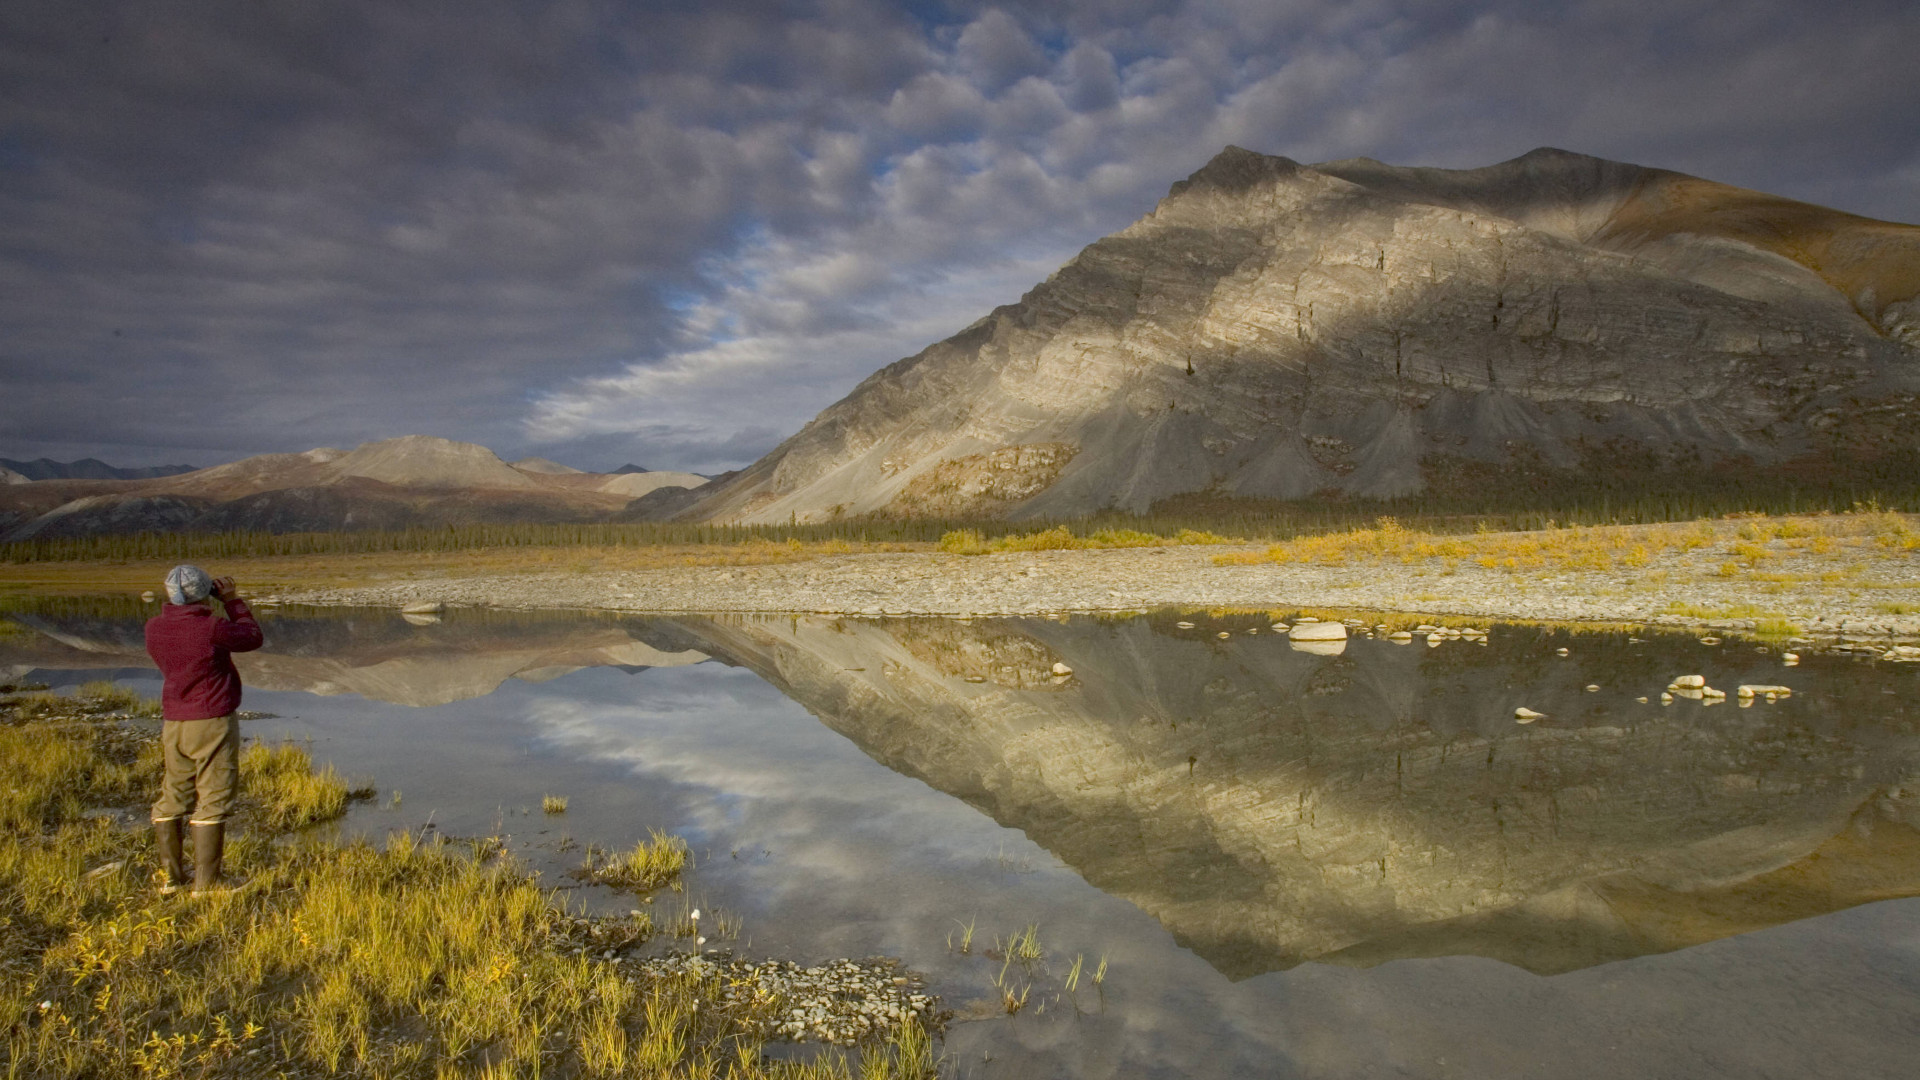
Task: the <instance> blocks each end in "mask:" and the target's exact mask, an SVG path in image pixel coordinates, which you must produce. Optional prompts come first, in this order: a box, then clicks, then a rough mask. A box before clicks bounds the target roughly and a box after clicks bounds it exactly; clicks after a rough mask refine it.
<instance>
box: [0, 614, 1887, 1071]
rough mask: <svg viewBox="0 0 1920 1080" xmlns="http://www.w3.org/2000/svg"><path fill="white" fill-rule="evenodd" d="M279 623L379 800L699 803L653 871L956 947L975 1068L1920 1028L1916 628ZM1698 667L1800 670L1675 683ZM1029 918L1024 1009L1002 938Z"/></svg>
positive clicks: (886, 943)
mask: <svg viewBox="0 0 1920 1080" xmlns="http://www.w3.org/2000/svg"><path fill="white" fill-rule="evenodd" d="M7 618H8V619H9V620H11V625H10V626H7V627H0V630H4V631H5V632H4V633H0V677H6V678H10V679H15V680H18V679H23V678H30V679H34V680H37V681H43V682H49V683H53V684H56V685H59V684H64V683H72V682H77V681H82V680H85V679H90V678H98V677H101V676H102V675H106V676H109V677H114V678H119V679H121V680H123V681H127V682H129V683H130V684H133V685H137V686H138V685H142V684H143V682H144V684H145V685H144V686H143V688H144V689H147V690H149V691H152V690H156V689H157V686H154V685H152V683H153V681H154V680H155V679H156V676H155V675H154V673H153V672H151V671H150V670H148V668H147V665H146V663H145V657H144V654H143V653H142V651H141V648H140V637H139V628H140V612H139V611H138V610H136V609H132V608H123V609H119V610H114V609H109V608H93V609H89V608H85V607H73V608H69V609H66V610H60V609H54V608H49V609H48V610H46V611H43V612H41V613H39V614H31V615H28V614H16V615H11V616H8V617H7ZM1183 621H1184V622H1191V623H1192V624H1193V625H1191V626H1182V625H1180V623H1181V622H1183ZM267 622H268V641H269V644H268V647H267V649H266V650H264V651H263V652H261V653H258V654H253V655H251V656H249V657H246V658H245V661H244V663H243V672H244V675H245V678H246V680H247V684H248V688H249V689H248V694H247V702H246V707H247V708H249V709H254V710H260V711H263V712H269V713H273V714H275V716H274V717H273V718H271V719H262V720H256V721H252V722H250V724H249V733H250V734H251V735H254V736H259V737H266V738H298V739H305V740H310V741H311V743H312V746H313V749H314V753H315V757H316V758H318V759H320V760H324V761H331V762H333V763H334V764H335V765H336V766H337V767H338V768H339V769H340V770H341V771H342V772H344V773H346V774H348V775H349V776H350V777H353V778H355V779H358V780H365V781H369V782H371V783H373V784H374V785H376V786H377V788H378V790H379V792H380V796H379V798H378V799H377V800H374V801H371V802H367V803H363V804H360V805H359V806H358V807H357V808H356V809H355V810H354V811H353V813H352V814H351V815H350V817H349V818H348V819H347V821H346V822H345V824H344V826H343V828H345V829H347V830H349V831H355V832H361V833H366V834H371V835H374V836H379V835H382V834H384V833H387V832H390V831H395V830H400V829H409V828H411V829H421V828H423V827H427V826H432V827H433V828H436V829H438V830H440V831H442V832H443V833H445V834H448V835H457V836H479V835H502V836H505V837H507V838H508V840H509V845H510V846H511V847H512V848H513V849H514V850H515V851H516V853H517V854H518V855H519V856H520V857H521V858H522V859H524V860H525V861H526V862H528V863H529V864H530V865H532V866H534V867H536V868H538V869H540V870H541V871H542V872H543V873H545V874H547V875H548V880H549V881H550V882H552V883H553V884H556V885H561V886H563V887H566V890H567V895H568V897H569V902H570V903H572V904H575V905H578V906H582V907H586V908H590V909H619V910H624V909H625V908H626V907H627V906H630V904H631V899H630V898H627V897H621V896H617V895H614V894H612V893H610V892H605V891H603V890H599V889H590V888H577V887H573V885H572V882H571V879H569V878H568V877H567V876H566V873H565V872H566V870H568V869H569V868H571V867H573V866H576V865H578V863H579V861H580V858H581V853H580V845H590V844H598V845H602V846H604V847H609V848H619V847H626V846H630V845H631V844H632V843H633V842H634V841H635V840H636V839H638V838H640V837H642V836H644V835H645V834H646V832H647V830H648V829H649V828H661V829H665V830H667V831H671V832H674V833H677V834H679V835H681V836H683V837H685V838H686V839H687V840H688V841H689V842H690V843H691V844H692V846H693V848H694V852H695V857H696V867H695V869H694V871H693V872H692V873H691V874H690V875H689V877H688V883H687V892H686V893H685V894H682V895H678V896H673V895H669V896H664V897H661V898H659V899H657V900H656V901H655V903H657V904H660V905H666V906H668V907H670V908H672V909H675V910H677V909H678V908H679V907H681V906H699V907H701V908H703V909H705V910H707V911H714V912H719V913H723V914H724V915H725V917H726V918H725V920H724V921H725V922H726V923H727V924H729V926H737V928H738V929H737V933H736V934H735V935H734V936H733V937H732V938H731V939H730V940H715V941H710V942H709V943H708V945H709V947H710V948H711V947H713V946H715V945H723V946H726V947H729V948H732V949H733V950H735V951H736V952H739V953H742V954H746V955H749V956H753V957H761V956H780V957H784V958H790V959H795V960H800V961H803V962H817V961H821V960H826V959H831V958H834V957H840V956H849V957H864V956H870V955H887V956H896V957H900V958H901V959H902V960H903V961H905V963H907V964H908V965H909V966H911V967H914V968H916V969H919V970H921V971H924V972H927V973H928V974H929V975H930V976H931V977H932V985H933V988H934V989H935V990H936V992H938V993H940V994H941V995H942V997H943V999H944V1001H945V1004H946V1005H947V1006H948V1007H950V1008H952V1009H954V1010H956V1011H957V1013H958V1018H957V1020H956V1022H955V1023H954V1024H953V1025H952V1027H951V1028H950V1030H949V1032H948V1036H947V1039H946V1042H945V1046H944V1049H945V1051H946V1054H947V1058H948V1069H947V1072H948V1074H950V1075H955V1076H967V1077H970V1076H980V1077H1029V1076H1031V1077H1106V1076H1129V1077H1131V1076H1159V1075H1164V1076H1312V1077H1323V1076H1324V1077H1347V1076H1356V1077H1359V1076H1395V1077H1398V1076H1407V1077H1475V1078H1477V1077H1489V1076H1555V1077H1586V1076H1592V1077H1667V1076H1671V1077H1704V1076H1729V1077H1734V1076H1738V1077H1746V1076H1754V1077H1761V1076H1780V1077H1809V1076H1834V1077H1875V1076H1908V1075H1914V1074H1915V1072H1914V1071H1915V1068H1916V1067H1915V1065H1914V1063H1915V1062H1916V1061H1920V899H1910V897H1920V707H1917V704H1916V695H1920V664H1892V663H1883V662H1866V661H1859V660H1852V659H1846V658H1842V657H1828V656H1809V657H1808V658H1807V659H1806V661H1805V662H1803V663H1802V664H1800V665H1799V666H1796V667H1787V666H1784V665H1783V664H1782V661H1781V659H1780V657H1779V655H1778V652H1777V650H1766V649H1763V648H1762V647H1760V646H1758V645H1756V644H1755V643H1753V642H1742V641H1738V640H1730V641H1727V642H1724V643H1721V644H1718V645H1708V644H1703V643H1701V642H1700V641H1698V640H1697V639H1694V638H1691V637H1686V636H1678V635H1667V636H1653V635H1649V636H1646V638H1645V640H1636V639H1633V638H1629V637H1628V636H1626V635H1624V634H1600V633H1591V634H1589V633H1582V634H1572V633H1568V632H1566V631H1555V630H1549V629H1545V628H1538V627H1530V626H1505V625H1497V626H1494V627H1493V628H1492V632H1491V634H1490V636H1489V639H1488V641H1487V643H1485V644H1477V643H1474V642H1470V641H1448V642H1445V643H1443V644H1440V645H1438V646H1434V647H1429V646H1428V645H1426V644H1425V643H1423V642H1421V641H1419V640H1416V641H1415V642H1414V643H1412V644H1400V643H1393V642H1388V641H1384V640H1371V639H1358V640H1354V641H1351V642H1349V643H1348V644H1347V645H1346V647H1345V648H1344V650H1342V651H1340V652H1338V653H1335V654H1328V653H1327V652H1325V651H1323V652H1307V651H1302V650H1301V649H1298V648H1295V647H1293V646H1291V645H1290V644H1289V643H1288V642H1287V641H1286V640H1285V638H1284V637H1283V636H1281V635H1278V634H1274V633H1272V632H1271V631H1270V630H1269V629H1268V628H1267V624H1266V621H1265V620H1264V619H1260V618H1255V617H1251V616H1245V615H1240V616H1222V617H1208V616H1206V615H1192V614H1189V615H1185V616H1182V615H1179V614H1174V613H1166V614H1157V615H1152V616H1146V617H1141V618H1136V619H1128V620H1105V619H1095V618H1087V617H1073V618H1069V619H1066V620H1065V621H1056V620H1049V619H1041V618H1031V619H983V620H975V621H972V622H957V621H952V620H934V619H900V620H881V619H873V620H857V619H830V618H798V619H794V618H786V617H780V618H752V617H737V616H726V617H689V616H677V617H671V618H669V617H656V618H641V617H624V618H613V617H598V616H586V615H568V614H552V615H536V614H501V613H478V612H473V613H462V612H454V613H450V614H449V615H448V616H447V617H446V618H445V619H444V620H441V621H437V622H423V623H421V624H418V625H416V624H414V623H409V622H407V621H404V620H403V619H402V618H401V617H400V616H398V615H395V614H391V613H387V612H375V611H358V612H317V611H307V612H297V611H285V612H276V613H270V614H269V618H268V620H267ZM1222 635H1224V636H1222ZM1561 649H1565V650H1566V655H1564V656H1563V655H1560V654H1559V652H1558V650H1561ZM1055 664H1064V665H1066V666H1067V667H1068V668H1070V669H1071V674H1070V675H1067V676H1064V677H1060V676H1056V675H1054V674H1053V671H1054V665H1055ZM1682 674H1701V675H1705V676H1706V678H1707V681H1708V682H1709V683H1710V684H1711V685H1714V686H1717V687H1720V688H1722V689H1725V690H1727V691H1728V692H1729V693H1731V692H1732V691H1733V689H1734V688H1735V687H1736V686H1738V685H1740V684H1742V683H1760V684H1785V685H1788V686H1790V687H1792V688H1793V691H1794V692H1793V694H1792V696H1791V697H1788V698H1784V699H1782V700H1779V701H1777V702H1774V703H1766V702H1759V703H1754V704H1751V705H1750V707H1742V706H1741V705H1739V704H1738V703H1737V702H1736V701H1729V702H1727V703H1725V704H1719V705H1710V704H1703V703H1701V702H1696V701H1689V700H1684V699H1683V700H1680V701H1676V702H1675V703H1673V704H1672V705H1669V706H1662V705H1661V704H1659V694H1660V690H1661V688H1663V687H1665V686H1666V685H1667V683H1668V682H1669V681H1670V680H1671V679H1672V678H1674V677H1675V676H1677V675H1682ZM1589 686H1595V687H1598V689H1594V690H1589V689H1588V687H1589ZM1642 696H1645V697H1648V698H1650V701H1649V702H1647V703H1641V702H1639V701H1637V700H1636V699H1637V698H1639V697H1642ZM1517 707H1526V708H1529V709H1533V710H1536V711H1538V712H1541V713H1545V714H1546V718H1545V719H1542V720H1539V721H1536V722H1534V723H1531V724H1519V723H1516V721H1515V720H1514V710H1515V709H1516V708H1517ZM545 795H564V796H565V797H566V798H567V800H568V809H567V812H566V813H565V814H564V815H560V816H547V815H543V814H542V813H541V810H540V804H541V799H542V797H543V796H545ZM709 921H710V922H711V921H713V920H712V919H711V918H710V919H709ZM967 927H972V929H973V933H972V948H971V949H970V951H965V952H963V951H962V950H961V948H960V945H961V942H962V939H963V938H964V936H965V935H966V932H967V931H966V928H967ZM1028 927H1037V937H1038V939H1039V941H1040V944H1041V946H1042V948H1043V949H1044V951H1045V959H1044V961H1042V962H1041V963H1039V964H1037V965H1034V966H1033V968H1032V970H1031V971H1022V970H1021V969H1020V968H1019V967H1018V966H1017V965H1016V966H1015V967H1014V968H1013V969H1012V971H1011V973H1010V974H1009V976H1008V979H1009V980H1010V982H1009V985H1011V986H1012V987H1013V988H1015V989H1016V990H1018V989H1022V988H1024V989H1025V990H1026V993H1027V1005H1026V1007H1025V1008H1024V1009H1023V1010H1022V1011H1021V1012H1020V1013H1019V1014H1018V1015H1015V1016H1011V1017H1009V1016H1007V1015H1006V1014H1005V1010H1004V1008H1003V1007H1002V1006H1001V1003H1000V1002H1001V990H999V989H997V988H996V987H995V986H994V980H995V978H996V976H998V975H999V974H1000V973H1001V970H1002V964H1001V962H1000V961H999V960H998V959H996V958H994V957H992V956H990V955H989V952H990V951H991V950H992V949H993V946H994V944H995V942H996V940H1001V941H1004V940H1005V939H1007V938H1008V937H1010V936H1011V935H1013V934H1015V933H1018V932H1021V931H1024V930H1025V929H1026V928H1028ZM1076 959H1080V960H1082V961H1083V964H1082V971H1081V974H1080V978H1079V981H1078V989H1077V991H1072V992H1070V991H1069V990H1068V989H1067V988H1066V981H1067V978H1068V975H1069V972H1070V971H1071V969H1072V967H1073V965H1074V962H1075V960H1076ZM1103 959H1104V960H1105V963H1106V974H1105V979H1104V981H1103V982H1102V983H1100V984H1099V985H1094V984H1093V982H1092V979H1091V975H1092V973H1093V971H1094V970H1095V969H1096V967H1097V965H1098V964H1099V963H1100V962H1101V961H1102V960H1103Z"/></svg>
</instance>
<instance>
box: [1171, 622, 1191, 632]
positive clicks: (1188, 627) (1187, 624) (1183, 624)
mask: <svg viewBox="0 0 1920 1080" xmlns="http://www.w3.org/2000/svg"><path fill="white" fill-rule="evenodd" d="M1173 625H1175V626H1177V627H1179V628H1180V629H1182V630H1191V629H1193V624H1192V623H1190V622H1177V623H1174V624H1173Z"/></svg>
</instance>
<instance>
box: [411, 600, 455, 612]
mask: <svg viewBox="0 0 1920 1080" xmlns="http://www.w3.org/2000/svg"><path fill="white" fill-rule="evenodd" d="M445 610H447V605H445V604H443V603H441V602H440V601H438V600H416V601H414V602H413V603H411V604H407V605H405V606H403V607H402V608H401V609H400V614H402V615H437V614H439V613H440V612H442V611H445Z"/></svg>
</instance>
